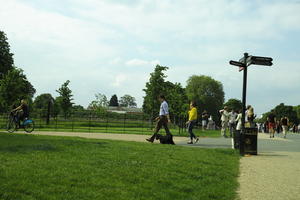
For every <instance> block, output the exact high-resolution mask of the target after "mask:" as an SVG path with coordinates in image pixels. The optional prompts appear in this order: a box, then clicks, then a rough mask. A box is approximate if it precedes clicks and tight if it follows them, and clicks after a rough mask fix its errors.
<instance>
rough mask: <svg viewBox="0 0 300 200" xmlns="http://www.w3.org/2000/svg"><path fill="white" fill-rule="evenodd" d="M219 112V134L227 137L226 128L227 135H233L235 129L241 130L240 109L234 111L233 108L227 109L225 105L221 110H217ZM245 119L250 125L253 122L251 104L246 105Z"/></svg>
mask: <svg viewBox="0 0 300 200" xmlns="http://www.w3.org/2000/svg"><path fill="white" fill-rule="evenodd" d="M219 113H220V114H221V126H222V127H221V135H222V136H223V137H225V138H227V137H228V136H227V134H226V130H227V129H229V133H230V135H229V137H233V134H234V132H235V131H241V129H242V110H239V111H236V110H234V109H231V110H230V109H229V108H228V107H227V106H225V107H224V108H223V109H222V110H220V111H219ZM246 117H247V121H248V123H249V125H250V126H253V124H254V122H253V121H254V119H255V115H254V109H253V107H252V106H251V105H248V106H247V111H246Z"/></svg>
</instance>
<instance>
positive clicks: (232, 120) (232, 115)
mask: <svg viewBox="0 0 300 200" xmlns="http://www.w3.org/2000/svg"><path fill="white" fill-rule="evenodd" d="M236 117H237V113H236V112H235V111H234V110H233V109H232V111H231V112H230V113H229V131H230V137H232V136H233V132H234V130H235V127H236V126H235V124H236V122H235V119H236Z"/></svg>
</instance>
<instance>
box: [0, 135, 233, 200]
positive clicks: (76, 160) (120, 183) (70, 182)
mask: <svg viewBox="0 0 300 200" xmlns="http://www.w3.org/2000/svg"><path fill="white" fill-rule="evenodd" d="M238 166H239V155H238V154H237V153H236V152H235V151H233V150H230V149H201V148H188V147H180V146H172V145H160V144H148V143H136V142H121V141H108V140H92V139H83V138H70V137H51V136H36V135H19V134H18V135H15V134H6V133H0V199H5V200H6V199H18V200H23V199H64V200H68V199H72V200H74V199H101V200H102V199H117V200H122V199H124V200H134V199H139V200H140V199H153V200H154V199H155V200H157V199H163V200H169V199H170V200H171V199H172V200H174V199H184V200H187V199H201V200H206V199H218V200H222V199H224V200H225V199H226V200H230V199H235V196H236V189H237V186H238V183H237V176H238V169H239V167H238Z"/></svg>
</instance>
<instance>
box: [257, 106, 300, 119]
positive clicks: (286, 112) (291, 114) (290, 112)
mask: <svg viewBox="0 0 300 200" xmlns="http://www.w3.org/2000/svg"><path fill="white" fill-rule="evenodd" d="M271 112H272V113H274V114H275V115H276V119H277V120H280V119H281V118H282V117H288V118H289V120H290V122H292V123H296V124H297V123H298V122H299V119H298V117H297V112H296V111H295V109H294V107H293V106H287V105H284V103H281V104H279V105H277V106H276V107H275V108H273V109H272V110H271V111H270V112H267V113H264V114H263V117H262V118H261V119H260V120H258V121H259V122H265V121H266V120H267V117H268V116H269V114H271Z"/></svg>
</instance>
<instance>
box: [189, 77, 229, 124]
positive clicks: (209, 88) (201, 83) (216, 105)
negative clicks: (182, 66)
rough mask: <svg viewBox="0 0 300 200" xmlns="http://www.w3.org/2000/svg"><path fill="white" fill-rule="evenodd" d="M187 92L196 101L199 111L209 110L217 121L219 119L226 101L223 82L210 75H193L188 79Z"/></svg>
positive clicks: (190, 98)
mask: <svg viewBox="0 0 300 200" xmlns="http://www.w3.org/2000/svg"><path fill="white" fill-rule="evenodd" d="M186 94H187V96H188V99H189V100H191V101H195V102H196V103H197V106H198V112H199V113H202V112H203V111H204V110H206V111H208V112H209V114H211V115H212V116H213V119H214V120H215V121H219V112H218V111H219V109H221V108H222V106H223V103H224V91H223V85H222V83H221V82H219V81H216V80H214V79H212V78H211V77H209V76H204V75H201V76H197V75H193V76H191V77H190V78H189V79H188V80H187V86H186Z"/></svg>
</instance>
